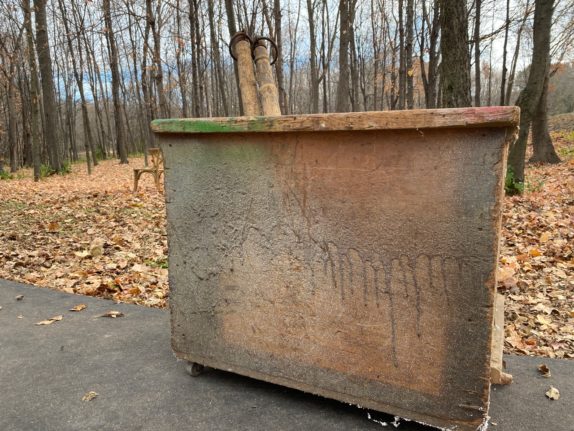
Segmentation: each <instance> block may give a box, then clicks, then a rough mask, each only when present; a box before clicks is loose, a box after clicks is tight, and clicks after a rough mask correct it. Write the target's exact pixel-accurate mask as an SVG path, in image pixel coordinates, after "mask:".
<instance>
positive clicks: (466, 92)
mask: <svg viewBox="0 0 574 431" xmlns="http://www.w3.org/2000/svg"><path fill="white" fill-rule="evenodd" d="M440 11H441V12H440V22H441V31H442V40H441V47H440V50H441V55H442V64H441V77H440V78H441V104H442V106H443V107H445V108H459V107H464V106H470V105H471V98H470V56H469V52H468V17H467V12H466V2H462V1H460V0H440Z"/></svg>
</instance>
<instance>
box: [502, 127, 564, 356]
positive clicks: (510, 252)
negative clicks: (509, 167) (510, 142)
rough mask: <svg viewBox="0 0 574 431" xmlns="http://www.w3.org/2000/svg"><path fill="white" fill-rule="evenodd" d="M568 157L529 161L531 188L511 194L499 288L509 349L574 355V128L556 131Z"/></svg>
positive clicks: (561, 149)
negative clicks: (546, 162)
mask: <svg viewBox="0 0 574 431" xmlns="http://www.w3.org/2000/svg"><path fill="white" fill-rule="evenodd" d="M554 141H555V145H556V148H557V150H558V152H559V154H560V155H561V157H562V159H563V162H562V163H560V164H557V165H544V166H529V167H528V168H527V184H526V193H524V194H523V195H522V196H514V197H507V198H506V201H505V210H504V214H503V221H502V226H503V228H502V236H503V243H502V248H501V258H500V265H499V270H498V284H499V286H498V288H499V291H502V292H503V293H504V294H505V295H506V304H505V320H506V323H505V326H506V328H505V329H506V330H505V337H506V338H505V351H506V352H508V353H516V354H524V355H536V356H547V357H551V358H574V254H573V249H574V134H572V133H570V134H569V135H568V134H564V133H557V134H554Z"/></svg>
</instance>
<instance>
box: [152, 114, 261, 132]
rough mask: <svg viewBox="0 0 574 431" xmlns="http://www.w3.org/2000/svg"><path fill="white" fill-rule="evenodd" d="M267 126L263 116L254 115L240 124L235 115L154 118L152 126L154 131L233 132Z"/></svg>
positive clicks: (248, 130) (258, 129) (258, 130)
mask: <svg viewBox="0 0 574 431" xmlns="http://www.w3.org/2000/svg"><path fill="white" fill-rule="evenodd" d="M268 126H269V123H268V121H267V119H266V118H265V117H255V118H253V119H251V120H249V121H248V122H247V123H242V125H238V124H237V120H236V118H235V117H229V118H228V119H227V121H226V122H221V121H212V120H198V119H191V120H188V119H181V120H173V119H166V120H154V121H152V128H153V129H154V131H155V132H156V133H233V132H264V131H265V130H266V129H267V128H268Z"/></svg>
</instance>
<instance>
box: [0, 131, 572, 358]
mask: <svg viewBox="0 0 574 431" xmlns="http://www.w3.org/2000/svg"><path fill="white" fill-rule="evenodd" d="M565 136H566V135H565V134H561V135H555V138H556V144H557V148H558V150H559V151H560V152H561V156H562V157H563V159H564V162H563V163H561V164H558V165H553V166H529V167H528V169H527V177H528V181H529V184H528V186H527V190H526V193H525V194H524V195H523V196H519V197H507V198H506V201H505V210H504V217H503V244H502V248H501V258H500V265H499V289H500V291H502V292H503V293H504V294H505V295H506V313H505V314H506V334H505V336H506V340H505V351H506V352H507V353H517V354H526V355H538V356H549V357H559V358H562V357H565V358H574V308H573V304H574V270H573V269H574V256H573V250H572V248H573V244H574V227H573V225H574V206H573V204H574V135H572V134H571V135H570V136H569V137H568V138H566V137H565ZM142 164H143V161H142V159H132V160H131V163H130V164H129V165H119V164H118V163H117V161H115V160H114V161H106V162H102V163H101V164H100V165H99V166H98V167H97V168H96V169H95V172H94V174H92V176H90V177H88V176H87V174H86V173H85V167H84V166H83V165H74V169H73V173H72V174H70V175H67V176H54V177H51V178H47V179H44V180H42V181H41V182H40V183H34V182H33V181H32V180H31V179H30V176H31V174H30V173H29V172H27V173H26V178H23V179H17V180H10V181H0V196H1V198H2V199H0V277H2V278H8V279H11V280H16V281H22V282H26V283H33V284H36V285H39V286H44V287H49V288H53V289H58V290H63V291H66V292H70V293H80V294H85V295H92V296H99V297H104V298H111V299H114V300H117V301H122V302H133V303H137V304H143V305H147V306H153V307H164V306H165V305H166V299H167V297H168V286H167V257H166V255H167V243H166V236H165V206H164V200H163V199H164V198H163V195H161V194H160V193H158V192H157V191H156V190H155V187H154V185H153V181H152V179H151V176H144V177H142V181H141V183H140V184H141V185H140V192H139V193H138V194H137V195H133V194H132V192H131V187H132V181H133V168H134V167H140V166H141V165H142Z"/></svg>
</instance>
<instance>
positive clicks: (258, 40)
mask: <svg viewBox="0 0 574 431" xmlns="http://www.w3.org/2000/svg"><path fill="white" fill-rule="evenodd" d="M240 40H247V41H248V42H249V44H250V45H251V53H252V54H251V55H252V56H253V58H254V59H255V48H256V47H257V46H260V45H261V44H263V43H264V42H265V41H267V42H269V45H271V48H272V52H273V55H272V56H271V58H272V59H273V60H270V61H269V63H270V64H271V66H273V65H274V64H275V62H276V61H277V56H278V53H279V51H278V49H277V45H276V44H275V41H274V40H273V39H270V38H268V37H266V36H254V37H253V38H252V37H251V36H249V35H248V34H247V32H245V31H243V30H242V31H238V32H237V33H235V34H234V35H233V37H232V38H231V40H230V41H229V53H230V54H231V58H233V59H234V60H235V61H237V57H235V54H234V53H233V47H234V46H235V44H236V43H237V42H239V41H240Z"/></svg>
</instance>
